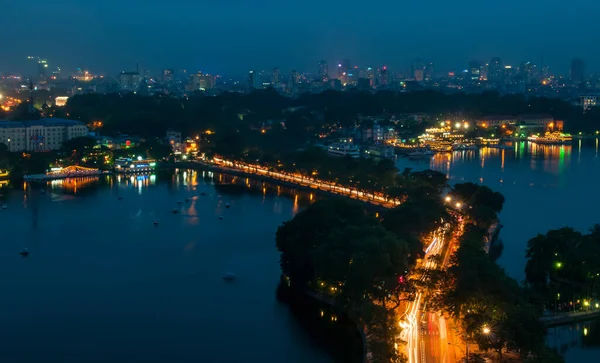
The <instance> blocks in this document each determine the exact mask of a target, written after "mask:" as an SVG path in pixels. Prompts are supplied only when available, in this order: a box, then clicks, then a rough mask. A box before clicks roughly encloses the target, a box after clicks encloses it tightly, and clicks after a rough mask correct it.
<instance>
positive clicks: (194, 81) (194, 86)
mask: <svg viewBox="0 0 600 363" xmlns="http://www.w3.org/2000/svg"><path fill="white" fill-rule="evenodd" d="M214 86H215V77H214V76H211V75H210V74H204V73H202V72H198V73H196V74H192V75H190V80H189V83H188V84H187V85H186V86H185V90H186V92H194V91H206V90H207V89H211V88H213V87H214Z"/></svg>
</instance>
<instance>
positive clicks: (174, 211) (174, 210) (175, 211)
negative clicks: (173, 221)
mask: <svg viewBox="0 0 600 363" xmlns="http://www.w3.org/2000/svg"><path fill="white" fill-rule="evenodd" d="M171 213H173V214H177V213H179V211H178V210H177V209H176V208H173V209H171Z"/></svg>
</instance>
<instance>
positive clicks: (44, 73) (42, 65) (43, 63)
mask: <svg viewBox="0 0 600 363" xmlns="http://www.w3.org/2000/svg"><path fill="white" fill-rule="evenodd" d="M37 73H38V81H39V82H40V83H46V82H47V81H48V60H47V59H42V58H38V60H37Z"/></svg>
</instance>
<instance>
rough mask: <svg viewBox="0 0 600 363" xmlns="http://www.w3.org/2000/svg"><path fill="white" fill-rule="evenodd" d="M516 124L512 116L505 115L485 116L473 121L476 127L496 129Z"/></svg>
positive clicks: (515, 119)
mask: <svg viewBox="0 0 600 363" xmlns="http://www.w3.org/2000/svg"><path fill="white" fill-rule="evenodd" d="M516 123H517V118H516V117H513V116H506V115H494V116H485V117H482V118H481V119H479V120H477V121H475V124H476V125H477V127H483V128H486V127H498V126H502V125H515V124H516Z"/></svg>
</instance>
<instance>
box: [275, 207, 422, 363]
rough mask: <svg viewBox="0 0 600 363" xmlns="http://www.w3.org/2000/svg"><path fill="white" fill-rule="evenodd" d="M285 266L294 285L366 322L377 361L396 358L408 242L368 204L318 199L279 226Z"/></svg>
mask: <svg viewBox="0 0 600 363" xmlns="http://www.w3.org/2000/svg"><path fill="white" fill-rule="evenodd" d="M276 241H277V249H278V250H279V251H280V252H281V268H282V271H283V272H284V274H285V275H286V276H287V277H288V278H289V281H290V284H291V286H292V287H295V288H298V289H302V290H309V291H314V292H317V293H318V294H320V295H321V296H322V297H324V298H327V299H332V301H333V302H334V304H335V305H336V306H339V307H342V308H344V310H345V311H347V312H348V313H349V314H350V316H353V317H354V318H355V319H356V320H358V321H359V323H362V324H364V325H365V327H366V329H365V330H366V333H367V335H368V337H369V339H368V342H369V350H370V352H371V353H372V354H373V358H374V359H373V361H374V362H390V361H396V359H398V357H397V353H396V350H395V349H394V345H393V343H394V339H395V336H396V335H397V329H398V327H397V326H396V324H393V322H394V320H393V319H390V317H391V314H393V312H394V309H395V308H396V307H397V306H398V305H399V298H400V297H399V296H400V295H402V293H403V292H408V293H410V289H411V287H410V285H408V284H407V283H404V284H403V283H401V282H399V281H402V278H403V277H402V276H403V275H405V274H406V272H407V270H408V268H409V263H408V259H407V254H408V247H407V244H406V242H404V241H402V240H400V239H398V238H397V237H396V236H395V235H394V234H392V233H391V232H389V231H387V230H386V229H385V228H384V227H383V226H382V225H381V224H380V223H379V222H378V221H377V219H375V218H374V217H371V216H369V215H367V213H366V211H365V209H364V207H363V206H362V205H360V204H357V203H355V202H350V201H347V200H344V199H333V200H323V201H319V202H316V203H315V204H313V205H311V206H310V207H309V208H307V209H306V210H304V211H302V212H300V213H299V214H298V215H297V216H296V217H295V218H294V219H292V220H291V221H289V222H286V223H284V224H283V225H282V226H281V227H280V228H279V230H278V231H277V238H276Z"/></svg>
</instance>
